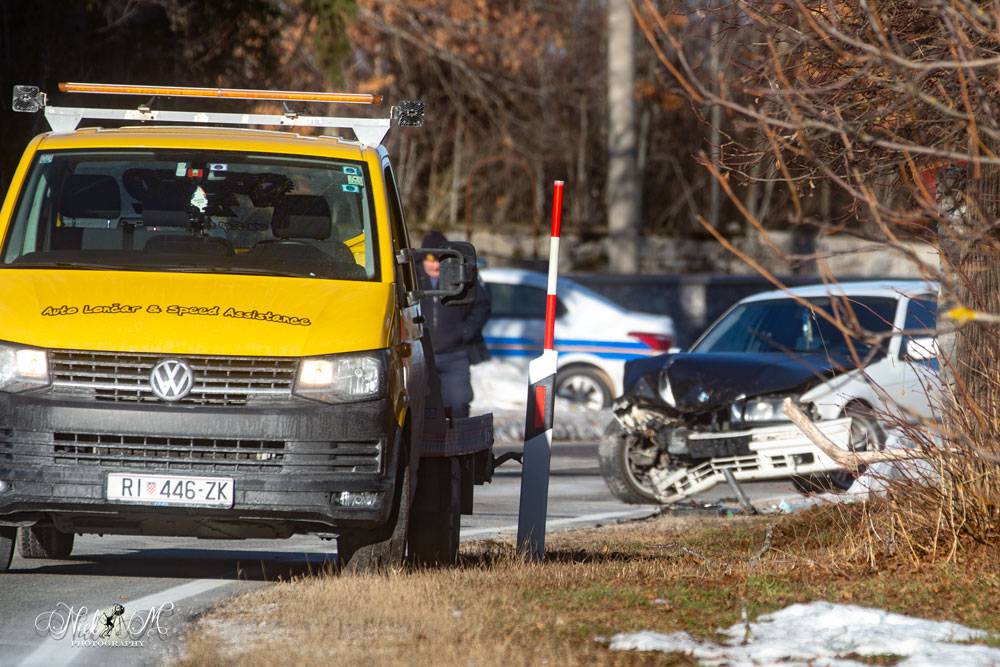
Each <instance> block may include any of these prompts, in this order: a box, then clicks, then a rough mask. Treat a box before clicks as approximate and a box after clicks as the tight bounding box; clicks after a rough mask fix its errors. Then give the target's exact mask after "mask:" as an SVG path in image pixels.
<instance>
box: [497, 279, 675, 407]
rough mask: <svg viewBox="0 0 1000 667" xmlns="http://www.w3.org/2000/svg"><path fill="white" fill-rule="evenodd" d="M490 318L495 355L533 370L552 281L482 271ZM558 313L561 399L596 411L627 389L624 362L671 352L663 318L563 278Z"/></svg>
mask: <svg viewBox="0 0 1000 667" xmlns="http://www.w3.org/2000/svg"><path fill="white" fill-rule="evenodd" d="M480 275H481V276H482V279H483V282H484V283H485V284H486V288H487V290H488V291H489V293H490V299H491V302H492V315H491V316H490V320H489V321H488V322H487V323H486V327H485V329H484V331H483V336H484V338H485V339H486V345H487V347H488V348H489V351H490V354H491V355H492V356H493V357H494V358H495V359H501V360H504V361H507V362H510V363H512V364H517V365H521V366H523V367H524V368H527V365H528V362H529V361H530V360H531V359H533V358H534V357H536V356H538V355H539V354H540V353H541V350H542V340H543V338H544V335H545V293H546V280H547V276H546V275H545V274H544V273H538V272H535V271H526V270H523V269H510V268H488V269H482V270H481V271H480ZM557 291H558V300H557V306H556V308H557V310H556V315H557V319H556V341H555V342H556V349H557V350H558V352H559V373H558V375H557V376H556V393H557V395H558V396H560V397H562V398H565V399H568V400H570V401H573V402H575V403H579V404H581V405H583V406H586V407H588V408H592V409H595V410H597V409H601V408H606V407H610V406H611V402H612V400H613V399H614V397H616V396H618V395H620V394H621V392H622V379H623V375H624V368H625V362H626V361H628V360H630V359H636V358H639V357H646V356H655V355H658V354H663V353H664V352H667V351H668V350H669V349H670V347H671V345H673V340H674V323H673V320H672V319H671V318H670V317H667V316H665V315H649V314H646V313H637V312H634V311H630V310H626V309H625V308H622V307H621V306H619V305H618V304H616V303H614V302H612V301H610V300H609V299H607V298H606V297H604V296H601V295H600V294H598V293H596V292H594V291H593V290H590V289H588V288H586V287H584V286H582V285H580V284H579V283H576V282H574V281H572V280H569V279H568V278H560V279H559V286H558V289H557Z"/></svg>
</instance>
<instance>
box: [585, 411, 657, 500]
mask: <svg viewBox="0 0 1000 667" xmlns="http://www.w3.org/2000/svg"><path fill="white" fill-rule="evenodd" d="M657 453H658V452H657V449H656V445H654V444H652V443H650V442H648V441H646V440H645V439H644V438H642V437H640V436H636V435H634V434H630V433H627V432H626V431H625V429H623V428H622V427H621V425H620V424H619V423H618V422H617V421H615V422H612V423H611V424H609V425H608V428H607V430H605V431H604V436H603V437H602V438H601V444H600V446H599V447H598V449H597V454H598V460H599V462H600V466H601V475H603V476H604V482H605V484H607V485H608V489H609V490H610V491H611V493H612V494H613V495H614V496H615V497H616V498H618V499H619V500H621V501H623V502H626V503H631V504H634V505H649V504H659V501H658V500H657V499H656V493H655V491H654V490H653V481H652V480H651V479H650V478H649V472H650V470H652V469H653V468H654V467H655V465H656V461H657Z"/></svg>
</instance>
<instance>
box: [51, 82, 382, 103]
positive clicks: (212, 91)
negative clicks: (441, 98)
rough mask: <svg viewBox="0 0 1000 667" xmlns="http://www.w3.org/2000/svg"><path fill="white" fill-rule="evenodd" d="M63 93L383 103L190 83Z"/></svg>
mask: <svg viewBox="0 0 1000 667" xmlns="http://www.w3.org/2000/svg"><path fill="white" fill-rule="evenodd" d="M59 90H60V92H63V93H94V94H98V95H146V96H152V97H198V98H208V99H230V100H272V101H275V102H333V103H337V104H381V103H382V96H381V95H372V94H369V93H319V92H308V91H298V90H254V89H250V88H193V87H190V86H141V85H123V84H116V83H71V82H64V83H60V84H59Z"/></svg>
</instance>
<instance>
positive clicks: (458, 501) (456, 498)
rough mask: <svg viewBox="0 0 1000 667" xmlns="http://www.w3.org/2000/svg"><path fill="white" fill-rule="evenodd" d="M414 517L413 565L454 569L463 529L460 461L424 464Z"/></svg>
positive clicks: (429, 460)
mask: <svg viewBox="0 0 1000 667" xmlns="http://www.w3.org/2000/svg"><path fill="white" fill-rule="evenodd" d="M417 479H418V482H417V493H416V496H414V498H413V511H412V513H411V514H410V542H409V561H410V562H411V563H412V564H414V565H416V566H421V567H422V566H436V565H454V564H455V563H456V562H458V543H459V538H460V533H461V527H462V470H461V466H460V465H459V461H458V459H456V458H426V459H422V460H421V461H420V473H419V474H418V475H417Z"/></svg>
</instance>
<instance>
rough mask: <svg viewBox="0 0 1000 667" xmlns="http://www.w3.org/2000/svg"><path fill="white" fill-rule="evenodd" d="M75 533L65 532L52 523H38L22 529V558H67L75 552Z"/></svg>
mask: <svg viewBox="0 0 1000 667" xmlns="http://www.w3.org/2000/svg"><path fill="white" fill-rule="evenodd" d="M75 537H76V536H75V535H74V534H73V533H64V532H62V531H60V530H58V529H57V528H56V527H55V526H53V525H52V524H44V523H36V524H35V525H34V526H29V527H28V528H22V529H21V545H20V546H21V548H20V552H21V558H45V559H48V560H65V559H66V558H69V555H70V554H71V553H72V552H73V540H74V538H75Z"/></svg>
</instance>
